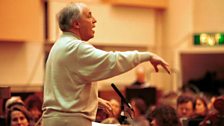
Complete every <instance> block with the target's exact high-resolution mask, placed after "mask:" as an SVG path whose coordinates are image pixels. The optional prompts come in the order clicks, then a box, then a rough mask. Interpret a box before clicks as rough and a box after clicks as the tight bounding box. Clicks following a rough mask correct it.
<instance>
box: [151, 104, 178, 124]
mask: <svg viewBox="0 0 224 126" xmlns="http://www.w3.org/2000/svg"><path fill="white" fill-rule="evenodd" d="M150 118H151V126H181V123H180V120H179V118H178V116H177V113H176V110H175V109H174V108H173V107H171V106H169V105H161V106H157V107H155V109H154V110H152V112H151V113H150Z"/></svg>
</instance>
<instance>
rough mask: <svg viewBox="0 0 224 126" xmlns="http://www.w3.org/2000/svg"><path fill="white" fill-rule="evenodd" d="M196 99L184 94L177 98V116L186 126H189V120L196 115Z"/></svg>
mask: <svg viewBox="0 0 224 126" xmlns="http://www.w3.org/2000/svg"><path fill="white" fill-rule="evenodd" d="M193 103H194V99H193V97H192V96H191V95H189V94H182V95H180V96H178V98H177V108H176V111H177V115H178V117H179V119H180V121H181V123H182V124H183V125H184V126H185V125H188V119H189V118H191V117H192V115H193V114H194V110H193Z"/></svg>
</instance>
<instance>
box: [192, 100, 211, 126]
mask: <svg viewBox="0 0 224 126" xmlns="http://www.w3.org/2000/svg"><path fill="white" fill-rule="evenodd" d="M193 109H194V115H193V116H192V118H190V119H189V121H188V125H189V126H198V125H199V124H200V122H201V121H203V120H204V118H205V117H206V116H207V114H208V107H207V102H206V99H205V98H204V97H202V96H198V97H196V98H195V100H194V104H193Z"/></svg>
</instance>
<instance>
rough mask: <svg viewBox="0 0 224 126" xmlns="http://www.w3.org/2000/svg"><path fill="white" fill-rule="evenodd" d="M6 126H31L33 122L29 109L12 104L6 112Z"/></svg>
mask: <svg viewBox="0 0 224 126" xmlns="http://www.w3.org/2000/svg"><path fill="white" fill-rule="evenodd" d="M6 120H7V121H6V124H7V126H33V125H34V122H33V119H32V117H31V114H30V113H29V111H28V110H27V109H26V108H25V107H23V106H21V105H14V106H13V107H11V108H9V109H8V111H7V113H6Z"/></svg>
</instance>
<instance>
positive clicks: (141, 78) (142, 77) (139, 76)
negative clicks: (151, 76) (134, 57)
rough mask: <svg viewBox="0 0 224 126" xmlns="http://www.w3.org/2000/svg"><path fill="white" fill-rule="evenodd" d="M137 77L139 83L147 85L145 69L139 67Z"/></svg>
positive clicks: (136, 71) (136, 72)
mask: <svg viewBox="0 0 224 126" xmlns="http://www.w3.org/2000/svg"><path fill="white" fill-rule="evenodd" d="M135 75H136V79H137V80H138V82H141V83H145V69H144V68H143V67H137V68H136V70H135Z"/></svg>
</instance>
